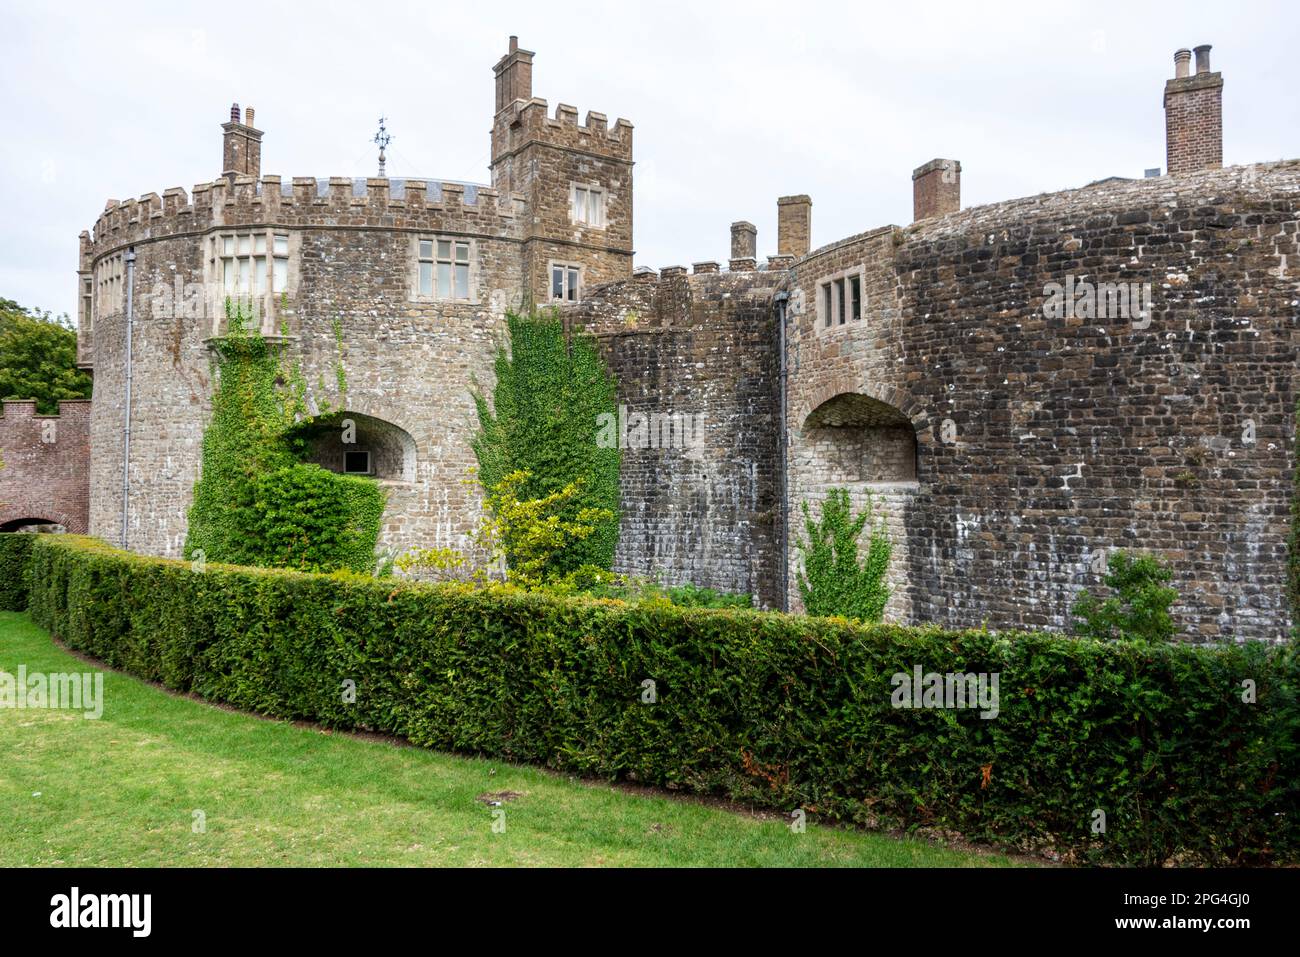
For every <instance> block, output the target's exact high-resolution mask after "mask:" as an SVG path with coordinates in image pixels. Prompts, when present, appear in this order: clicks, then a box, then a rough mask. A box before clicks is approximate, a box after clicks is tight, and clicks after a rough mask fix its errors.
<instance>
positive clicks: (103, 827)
mask: <svg viewBox="0 0 1300 957" xmlns="http://www.w3.org/2000/svg"><path fill="white" fill-rule="evenodd" d="M19 665H26V666H27V671H28V673H29V674H31V673H33V672H42V673H45V674H53V673H60V672H69V673H72V672H86V671H89V670H98V669H92V668H91V667H90V666H89V665H87V664H86V663H84V662H82V661H80V660H78V659H76V658H75V657H73V656H72V655H69V654H68V653H66V652H65V651H63V650H62V649H61V648H59V647H58V646H56V645H55V644H54V643H53V642H52V641H51V639H50V637H49V636H48V635H47V634H46V633H45V632H43V631H42V630H41V629H40V628H38V627H37V626H35V625H34V624H32V622H31V621H30V620H29V619H28V618H27V617H26V616H25V615H19V614H14V613H8V612H0V671H6V672H8V673H9V674H11V675H14V674H16V673H17V670H18V666H19ZM104 674H105V677H104V711H103V716H102V717H101V718H100V719H99V720H87V719H86V718H84V717H83V716H82V714H81V712H72V711H62V710H52V709H42V710H13V709H9V708H0V866H6V867H12V866H28V865H37V866H169V865H179V866H198V867H208V866H240V865H243V866H266V865H298V866H326V865H329V866H358V865H362V866H374V865H387V866H391V865H421V866H499V865H542V866H583V865H594V866H657V865H675V866H720V867H730V866H742V867H749V866H797V867H803V866H867V867H954V866H1007V865H1009V864H1011V863H1012V862H1011V861H1010V860H1008V859H1007V858H1006V857H1001V856H997V855H992V854H982V853H969V852H965V851H960V850H956V849H949V848H942V847H936V846H933V845H931V844H928V843H925V842H923V841H918V840H899V839H894V838H891V837H888V836H884V835H878V834H870V833H865V832H862V831H854V830H849V829H844V828H832V827H819V826H817V825H816V824H814V823H811V822H810V823H809V824H808V827H807V830H806V831H805V832H804V833H794V832H792V831H791V830H790V828H789V827H788V826H787V822H786V820H784V819H781V818H779V817H776V816H774V815H771V816H768V817H767V818H766V819H764V818H760V817H755V816H751V815H747V814H742V813H738V812H736V811H732V810H728V809H725V808H720V807H716V806H711V805H706V804H701V803H695V802H691V801H685V800H676V799H673V798H671V797H659V796H645V795H640V794H632V793H627V792H626V791H620V790H617V789H615V788H612V787H610V786H608V785H606V784H596V783H590V782H583V781H578V780H573V779H569V778H565V777H562V776H559V775H555V774H550V773H548V772H545V771H542V770H540V769H537V768H530V767H517V766H511V765H506V764H502V763H501V762H494V761H489V760H480V759H473V758H462V757H456V756H450V755H444V754H437V753H434V752H430V751H424V750H420V749H417V748H412V747H404V746H400V745H397V744H393V743H388V742H384V741H376V740H366V739H363V738H360V737H354V736H349V735H343V734H331V733H327V732H325V731H322V730H319V729H316V728H312V727H305V726H301V725H295V724H292V723H289V722H284V721H270V720H265V719H262V718H258V717H254V716H251V715H247V714H241V713H237V712H232V711H227V710H223V709H220V708H216V707H213V706H211V705H208V704H204V703H203V702H200V701H196V700H193V699H190V698H185V697H180V696H176V695H171V694H168V693H167V692H165V691H162V690H160V689H158V688H156V687H154V686H151V685H148V684H145V683H144V682H141V681H139V680H136V679H134V678H132V677H130V676H127V675H123V674H118V673H116V672H111V671H107V672H105V673H104ZM503 791H513V792H516V793H517V795H518V796H517V797H514V798H512V799H509V800H507V801H506V802H505V803H504V805H503V808H504V812H505V815H504V823H505V829H504V831H503V832H500V833H495V832H494V831H493V817H494V811H495V810H496V809H495V808H493V807H490V806H489V805H487V804H486V803H485V802H484V799H483V796H484V795H485V794H487V793H499V792H503ZM196 811H201V812H202V814H203V822H204V825H205V827H204V829H203V830H202V831H201V832H196V820H197V817H196V815H195V812H196Z"/></svg>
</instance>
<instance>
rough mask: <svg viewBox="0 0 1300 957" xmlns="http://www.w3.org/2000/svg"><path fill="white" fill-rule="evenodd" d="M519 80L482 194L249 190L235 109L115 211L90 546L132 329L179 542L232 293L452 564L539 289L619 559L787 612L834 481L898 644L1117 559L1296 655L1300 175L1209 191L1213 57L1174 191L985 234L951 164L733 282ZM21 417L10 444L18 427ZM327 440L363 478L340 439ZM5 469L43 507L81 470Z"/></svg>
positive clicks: (1058, 586) (1176, 139)
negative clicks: (567, 368) (502, 367)
mask: <svg viewBox="0 0 1300 957" xmlns="http://www.w3.org/2000/svg"><path fill="white" fill-rule="evenodd" d="M533 57H534V54H533V53H531V52H530V51H527V50H522V49H520V48H519V46H518V43H517V41H515V40H513V39H512V41H511V44H510V48H509V51H508V52H507V54H506V55H505V56H503V57H502V58H501V60H500V61H499V62H498V63H497V64H496V65H495V67H494V69H493V73H494V76H495V83H496V100H495V113H494V118H493V124H492V134H491V144H492V152H491V156H492V160H491V184H492V185H491V186H481V185H473V184H464V183H454V182H443V181H439V180H436V179H430V180H414V179H410V180H398V179H382V178H381V179H356V178H339V177H335V178H330V179H328V180H325V179H317V178H314V177H308V178H300V177H295V178H293V179H291V180H282V179H281V178H280V177H278V176H268V175H262V174H261V135H262V134H261V132H260V131H259V130H257V129H256V128H255V127H254V126H253V122H254V116H253V113H252V111H251V109H250V110H247V111H245V112H244V113H243V114H242V116H241V114H240V113H239V111H238V108H236V109H234V110H233V111H232V113H231V118H230V122H229V123H226V124H224V125H223V131H224V140H223V157H222V173H223V175H222V177H220V178H219V179H217V180H216V181H215V182H212V183H207V184H201V185H199V186H197V187H195V188H194V189H193V190H192V191H191V192H190V193H189V194H187V193H186V192H185V191H184V190H181V189H175V188H174V189H169V190H166V191H165V192H164V193H163V194H162V195H161V196H159V195H157V194H153V193H150V194H147V195H145V196H143V197H140V198H139V199H138V200H127V201H126V202H117V201H110V202H109V204H108V206H107V208H106V209H105V211H104V213H103V214H102V215H101V216H100V218H99V220H98V222H97V224H96V226H95V229H94V232H93V235H92V234H89V233H88V234H83V236H82V241H81V248H80V251H79V267H78V273H79V279H78V281H79V284H80V285H79V292H80V294H81V302H82V308H81V314H80V316H79V360H80V362H81V363H82V364H83V365H85V366H86V367H88V368H92V369H93V370H94V374H95V397H94V402H93V404H92V407H91V412H90V423H89V430H88V434H89V444H90V449H89V528H90V531H91V532H92V533H93V534H96V535H100V536H102V537H104V538H106V539H108V540H109V541H113V542H117V541H119V533H120V528H121V522H122V513H121V502H122V498H121V492H122V479H123V467H124V455H123V442H122V436H123V430H124V424H125V423H124V418H125V409H126V380H125V371H126V367H127V348H126V346H127V342H126V338H127V332H128V328H129V329H130V330H131V333H130V334H131V342H130V345H131V349H130V353H131V372H132V391H131V403H130V413H131V430H130V434H131V446H130V448H131V451H130V456H129V461H128V462H126V463H125V465H126V477H127V479H128V482H129V486H130V488H129V496H128V497H129V506H128V509H127V515H126V519H127V530H128V534H127V544H128V545H129V546H130V547H132V548H135V549H138V550H140V551H143V552H149V553H155V554H164V555H176V554H179V552H180V549H181V546H182V543H183V541H184V536H185V528H186V511H187V509H188V507H189V504H190V501H191V496H192V488H193V484H194V481H195V479H196V478H197V472H198V468H199V465H200V443H201V438H202V433H203V429H204V426H205V424H206V422H207V419H208V416H209V414H210V412H209V409H210V402H211V395H212V389H213V371H212V364H211V349H210V345H209V343H210V340H211V339H212V337H214V336H217V335H220V334H222V332H223V331H224V320H223V318H222V316H223V304H224V301H225V300H226V298H227V297H228V296H230V295H231V293H232V290H233V292H234V293H235V296H236V298H242V299H243V300H244V301H245V303H246V304H247V305H248V306H249V307H250V308H251V309H252V310H253V311H254V312H255V313H256V316H257V321H258V322H259V323H260V324H261V327H262V329H263V331H264V332H265V333H266V334H268V335H270V336H273V337H277V338H278V339H279V340H280V341H282V342H283V343H284V344H285V348H286V349H287V350H288V352H289V355H290V356H291V357H293V358H295V359H297V360H299V361H300V362H301V363H302V367H303V370H304V372H305V374H306V377H307V381H308V382H309V384H310V385H311V387H312V396H313V400H314V401H316V402H318V403H320V404H322V405H323V404H324V403H327V402H328V403H329V404H330V406H331V408H334V409H339V410H341V411H340V412H339V414H338V415H337V416H335V417H334V418H333V419H330V420H329V424H333V423H340V422H341V419H342V418H343V417H350V418H351V419H352V420H353V421H354V422H355V424H356V426H357V443H356V449H355V450H357V451H365V452H369V453H370V454H369V456H368V457H363V458H362V460H363V461H367V462H368V463H369V465H368V468H369V469H370V473H369V474H372V475H374V476H375V478H376V479H377V480H379V481H380V482H381V483H383V484H384V486H385V488H386V489H387V491H388V494H389V500H388V508H387V511H386V514H385V520H384V528H383V536H382V544H383V546H384V547H385V548H388V549H390V550H393V551H399V552H400V551H404V550H406V549H409V548H413V547H420V546H432V545H453V546H455V545H463V544H464V541H465V538H466V535H467V533H468V532H469V531H470V530H471V529H472V528H473V526H474V524H475V522H476V520H477V516H478V512H479V507H480V499H479V496H478V493H477V492H476V491H474V486H473V485H472V483H471V484H467V483H466V482H465V481H464V479H465V478H466V477H467V471H468V470H469V469H470V468H471V467H472V466H473V464H474V456H473V453H472V450H471V449H470V439H471V436H472V435H473V433H474V430H475V428H476V421H475V416H474V407H473V403H472V401H471V398H470V396H471V392H472V390H474V389H475V388H481V389H484V390H486V391H488V392H490V391H491V388H492V384H493V366H492V362H493V357H494V355H495V352H496V349H497V348H498V347H499V346H500V345H501V344H502V343H503V342H504V316H505V313H506V310H507V309H509V308H513V307H517V306H528V305H529V304H547V303H555V304H557V305H559V306H560V307H561V315H562V317H563V318H564V320H565V323H566V328H567V329H568V330H569V333H570V334H571V335H580V334H587V335H592V336H594V337H595V340H596V342H597V344H598V346H599V348H600V350H601V352H602V354H603V355H604V356H605V357H606V359H607V361H608V362H609V364H610V366H611V368H612V369H613V371H614V374H615V375H616V377H617V379H618V383H619V400H620V406H621V413H622V415H621V421H620V426H621V428H620V434H621V435H624V436H625V441H626V442H627V445H626V447H625V448H624V469H623V475H622V480H621V481H622V515H621V538H620V542H619V546H618V552H617V557H616V562H617V567H618V568H620V569H622V570H625V571H630V572H636V573H638V574H647V575H656V576H660V577H662V578H663V579H665V580H667V581H668V582H670V583H681V582H694V583H695V584H698V585H704V586H711V587H715V588H721V589H725V590H729V591H748V592H751V593H753V594H755V595H756V596H757V597H758V599H759V601H760V602H761V603H762V604H763V605H765V606H767V607H789V608H792V609H795V610H797V609H798V608H799V598H798V589H797V584H796V583H797V578H798V573H799V564H798V551H797V548H796V547H795V546H796V544H797V542H798V539H799V536H800V534H801V530H802V514H801V512H802V506H803V505H804V504H805V503H808V504H810V505H812V506H815V505H816V503H817V502H818V501H820V500H821V498H823V497H824V496H825V494H826V493H827V491H829V490H830V489H832V488H845V489H847V490H848V491H849V494H850V497H851V499H852V500H853V501H854V503H855V504H856V505H857V506H858V507H866V506H867V504H868V503H871V505H872V506H873V508H874V509H875V511H876V515H877V516H878V519H879V521H881V522H882V523H883V524H884V526H885V527H886V529H887V530H888V532H889V534H890V536H891V539H892V541H893V543H894V560H893V563H892V565H891V569H890V581H891V584H892V585H893V594H892V597H891V599H890V602H889V606H888V608H887V615H888V616H889V617H890V618H892V619H895V620H902V621H915V622H921V621H935V622H941V623H944V624H947V625H953V626H978V625H980V624H982V623H987V624H988V625H989V626H991V627H996V628H1062V627H1064V626H1066V625H1067V623H1068V616H1069V606H1070V604H1071V603H1072V602H1073V600H1074V599H1075V597H1076V596H1077V595H1078V593H1079V591H1080V590H1081V589H1084V588H1094V587H1096V586H1098V585H1099V582H1100V570H1101V569H1102V568H1103V567H1104V561H1105V557H1106V556H1107V555H1108V554H1109V553H1110V552H1111V551H1113V550H1114V549H1117V548H1129V549H1141V550H1145V551H1150V552H1154V553H1157V554H1159V555H1160V556H1162V557H1163V558H1165V559H1166V560H1167V561H1168V562H1169V563H1170V565H1171V567H1172V568H1173V569H1174V573H1175V582H1174V584H1175V585H1176V587H1177V588H1178V589H1179V592H1180V595H1181V599H1180V603H1179V605H1178V606H1177V608H1176V609H1175V610H1176V616H1177V620H1178V624H1179V626H1180V628H1181V630H1182V633H1183V635H1184V636H1185V637H1188V638H1191V639H1193V640H1208V641H1223V640H1241V639H1267V640H1277V639H1280V638H1281V637H1282V636H1284V635H1285V634H1286V633H1287V630H1288V628H1289V627H1290V624H1291V622H1290V617H1289V612H1288V606H1287V602H1286V598H1285V568H1286V542H1287V534H1288V528H1289V509H1290V502H1291V476H1292V469H1293V466H1294V421H1293V419H1294V413H1293V410H1294V403H1295V400H1296V392H1295V373H1296V368H1297V335H1300V334H1298V333H1297V332H1296V329H1297V326H1298V323H1297V319H1300V307H1298V305H1297V304H1298V303H1300V282H1298V280H1297V278H1296V264H1297V262H1298V261H1300V162H1297V161H1284V162H1278V163H1269V164H1258V165H1250V166H1243V167H1232V168H1228V169H1222V168H1220V167H1221V165H1222V117H1221V105H1220V101H1221V88H1222V77H1221V76H1220V75H1219V74H1217V73H1211V72H1210V69H1209V48H1208V47H1198V48H1197V50H1196V60H1197V66H1196V72H1195V73H1194V74H1192V73H1191V68H1190V61H1191V54H1190V53H1188V52H1187V51H1180V52H1179V53H1178V54H1177V56H1176V58H1175V74H1176V75H1175V77H1174V78H1173V79H1171V80H1170V81H1169V82H1168V84H1167V85H1166V89H1165V107H1166V119H1167V142H1168V150H1169V171H1170V175H1166V176H1162V177H1155V178H1151V179H1143V180H1125V179H1121V178H1117V177H1112V178H1111V179H1109V180H1103V181H1100V182H1099V183H1097V184H1094V185H1092V186H1088V187H1085V188H1082V189H1076V190H1068V191H1064V192H1059V193H1053V194H1047V195H1041V196H1035V197H1029V198H1025V199H1018V200H1012V201H1009V202H1003V203H997V204H993V205H988V206H981V207H977V208H973V209H965V210H963V209H962V208H961V188H960V173H961V166H960V164H959V163H958V162H957V161H956V160H932V161H931V162H929V163H926V164H925V165H923V166H921V167H919V168H918V169H917V170H916V171H915V173H914V174H913V188H914V193H913V200H914V214H915V217H914V218H915V221H914V222H913V223H912V225H910V226H908V227H905V228H899V227H897V226H883V227H880V228H877V229H872V230H869V231H867V232H863V233H859V234H857V235H854V236H850V237H848V238H844V239H840V240H837V241H833V242H830V243H826V244H823V245H820V246H819V247H817V248H815V249H814V248H813V244H812V215H811V210H812V200H811V199H810V198H809V197H808V196H807V195H802V194H796V195H790V196H785V197H782V198H780V199H779V200H778V206H777V221H778V227H777V237H776V247H777V252H776V255H774V256H769V257H767V259H766V261H764V262H761V263H760V260H759V256H758V249H759V244H758V237H757V234H756V230H755V229H754V227H753V225H752V224H751V223H749V222H748V221H745V220H738V221H737V222H735V223H733V224H732V229H731V233H730V236H729V237H727V238H728V239H729V244H728V245H727V246H725V247H722V246H721V241H723V240H724V236H723V234H722V230H719V236H718V239H719V241H720V243H719V246H720V248H719V249H718V250H715V251H713V255H717V253H720V252H722V251H724V250H725V251H726V252H729V253H730V256H729V257H728V258H727V260H726V262H727V265H728V266H729V267H730V268H728V269H723V267H722V266H721V265H720V262H719V261H715V260H714V259H711V258H707V257H708V255H709V253H708V252H706V251H705V250H692V251H693V252H697V253H700V252H703V253H705V258H701V259H700V260H699V261H697V262H695V264H694V267H693V269H692V270H690V271H688V270H687V269H686V268H684V267H681V266H667V267H664V268H662V269H660V270H659V271H658V272H656V271H654V270H646V269H640V270H637V271H636V273H635V274H634V272H633V269H632V262H633V260H632V255H633V254H632V238H633V234H632V169H633V159H632V155H633V154H632V127H631V125H630V124H629V123H627V122H626V121H625V120H618V121H616V122H614V123H613V124H610V123H609V122H608V121H607V119H606V117H605V116H604V115H603V114H599V113H590V112H589V113H587V114H586V117H585V119H584V122H582V123H581V124H580V123H579V122H578V111H577V110H576V109H575V108H573V107H570V106H567V105H564V104H561V105H559V106H558V107H557V108H556V109H555V110H554V112H553V113H552V112H551V111H550V110H549V109H548V107H547V104H546V101H545V100H540V99H537V98H535V97H534V96H533V93H532V89H533V86H532V84H533ZM718 258H719V260H720V259H721V257H718ZM245 263H247V265H245ZM259 277H260V278H259ZM191 287H193V294H192V295H191V294H190V293H189V292H187V290H189V289H190V288H191ZM167 290H173V292H172V293H168V292H167ZM182 304H183V308H182ZM340 356H341V358H342V364H343V367H344V368H345V370H346V380H347V381H346V391H345V392H344V391H340V389H339V387H338V385H337V384H336V380H335V375H334V372H335V368H336V364H337V362H338V360H339V358H340ZM14 405H15V404H14V403H6V409H5V418H4V419H3V420H0V430H3V429H6V428H10V429H12V428H14V423H17V424H18V428H19V429H30V428H34V427H35V423H36V421H37V420H35V419H33V418H32V416H31V415H30V414H29V413H28V412H27V411H25V410H24V409H18V408H15V409H14V410H13V411H12V412H11V410H10V408H9V406H14ZM19 405H21V404H19ZM75 414H78V413H74V412H72V407H71V406H68V404H65V409H64V412H63V415H62V416H61V418H62V419H68V418H69V417H70V416H71V415H75ZM79 414H83V415H84V413H79ZM11 416H12V418H11ZM6 421H8V422H10V425H5V424H4V423H5V422H6ZM23 423H27V424H23ZM64 427H65V428H66V425H65V426H64ZM597 431H598V430H597V424H596V423H593V441H595V438H596V434H597ZM24 434H25V433H24ZM3 435H4V433H3V432H0V436H3ZM647 436H648V437H649V438H648V439H647V438H646V437H647ZM11 441H12V439H11ZM24 441H25V440H24ZM313 443H314V444H313V448H314V449H315V457H316V459H317V460H318V461H320V462H321V464H323V465H325V466H326V467H328V468H335V469H338V468H345V467H349V466H348V465H347V463H348V462H350V461H353V460H354V458H355V457H351V456H348V455H347V453H348V452H350V451H354V449H353V448H351V447H342V446H340V445H339V444H338V443H337V442H336V441H335V438H334V436H333V435H332V433H331V431H330V428H329V425H328V424H327V426H326V427H325V428H323V429H321V430H320V431H319V432H318V433H317V434H316V435H315V437H314V438H313ZM21 444H22V443H21V442H20V443H19V445H20V446H21ZM0 447H5V448H6V457H7V458H9V457H10V455H11V453H9V451H8V448H7V446H0ZM68 452H69V454H71V455H74V456H75V455H76V454H77V453H76V447H75V445H71V444H70V445H69V447H68ZM19 459H20V461H19V466H18V468H17V469H16V470H15V471H14V472H12V473H11V474H10V478H11V479H21V483H22V485H23V488H24V489H25V488H26V487H27V486H28V485H30V484H31V483H33V482H35V481H36V479H35V478H34V477H33V472H32V469H33V468H36V469H37V470H38V471H40V470H41V469H48V470H49V471H50V474H52V475H55V474H61V473H60V472H59V469H60V468H62V466H59V465H56V464H55V463H54V461H53V460H52V459H50V460H48V463H49V464H47V465H39V464H38V461H39V460H37V459H31V460H30V461H29V460H26V459H22V458H21V456H19ZM10 464H11V465H12V462H11V463H10ZM5 474H6V473H5V472H0V483H4V482H5ZM42 481H43V479H42ZM14 488H15V486H14V484H13V483H12V482H11V483H10V484H9V485H7V486H6V485H4V484H0V501H3V500H5V497H6V495H9V496H10V498H11V499H12V500H18V498H17V496H16V495H15V492H13V491H5V490H6V489H9V490H12V489H14ZM18 491H19V493H21V492H22V489H19V490H18ZM73 499H75V495H72V494H70V497H69V501H72V500H73ZM20 510H21V508H20ZM47 511H49V514H42V515H40V516H37V517H41V518H45V519H50V520H61V519H62V518H68V519H69V521H68V522H65V523H64V524H68V526H69V527H70V528H72V527H74V525H75V517H74V515H73V511H72V510H71V506H70V507H69V509H68V510H65V513H60V514H57V515H56V514H53V511H52V510H47ZM5 514H8V513H5ZM14 517H15V518H26V517H29V516H17V515H15V516H14Z"/></svg>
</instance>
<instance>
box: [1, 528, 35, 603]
mask: <svg viewBox="0 0 1300 957" xmlns="http://www.w3.org/2000/svg"><path fill="white" fill-rule="evenodd" d="M34 538H35V536H34V535H30V534H23V535H11V534H7V533H6V534H0V611H22V610H23V609H24V608H26V607H27V581H26V576H25V572H26V569H27V557H28V555H29V554H30V553H31V548H32V540H33V539H34Z"/></svg>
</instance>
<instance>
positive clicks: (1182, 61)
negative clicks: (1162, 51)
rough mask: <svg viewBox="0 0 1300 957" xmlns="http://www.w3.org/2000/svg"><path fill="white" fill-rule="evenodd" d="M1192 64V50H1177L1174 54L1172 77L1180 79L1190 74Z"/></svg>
mask: <svg viewBox="0 0 1300 957" xmlns="http://www.w3.org/2000/svg"><path fill="white" fill-rule="evenodd" d="M1191 64H1192V51H1191V50H1186V49H1184V50H1179V51H1177V52H1176V53H1175V54H1174V79H1175V80H1181V79H1183V78H1184V77H1186V76H1188V75H1190V73H1191Z"/></svg>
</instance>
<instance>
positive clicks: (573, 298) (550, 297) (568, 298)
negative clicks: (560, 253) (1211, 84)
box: [546, 259, 587, 304]
mask: <svg viewBox="0 0 1300 957" xmlns="http://www.w3.org/2000/svg"><path fill="white" fill-rule="evenodd" d="M556 269H562V270H564V276H563V279H562V288H561V293H560V296H559V298H556V296H555V294H554V289H555V270H556ZM575 271H576V272H577V273H578V288H577V289H576V290H575V289H573V288H572V287H571V286H570V285H569V283H570V277H571V275H572V273H573V272H575ZM586 284H587V267H586V266H584V265H582V263H576V262H567V261H565V260H562V259H552V260H550V261H549V262H547V264H546V301H547V302H553V303H561V304H563V303H574V302H582V290H583V287H584V286H586ZM569 293H572V295H569Z"/></svg>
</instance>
